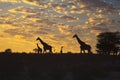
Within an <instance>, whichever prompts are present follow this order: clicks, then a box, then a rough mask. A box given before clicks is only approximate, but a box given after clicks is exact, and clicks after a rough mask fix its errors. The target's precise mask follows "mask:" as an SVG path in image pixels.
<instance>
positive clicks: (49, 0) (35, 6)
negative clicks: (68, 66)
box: [0, 0, 120, 52]
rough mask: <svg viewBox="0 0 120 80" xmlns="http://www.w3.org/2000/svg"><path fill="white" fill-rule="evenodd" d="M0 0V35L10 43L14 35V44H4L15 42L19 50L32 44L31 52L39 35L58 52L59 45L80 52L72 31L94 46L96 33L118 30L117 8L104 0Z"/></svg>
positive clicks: (119, 12)
mask: <svg viewBox="0 0 120 80" xmlns="http://www.w3.org/2000/svg"><path fill="white" fill-rule="evenodd" d="M0 2H1V3H0V37H1V39H2V42H3V43H5V41H3V39H6V40H8V41H9V42H11V41H12V40H10V39H13V38H14V40H13V41H14V43H13V42H11V43H5V44H9V46H10V45H12V44H14V45H17V46H14V47H12V48H14V49H16V50H17V49H18V51H19V50H21V51H22V49H23V48H22V47H23V46H25V47H24V48H27V46H31V48H29V51H32V48H33V47H34V48H35V47H36V46H35V45H34V43H36V42H34V40H35V38H36V37H38V36H40V37H41V38H42V39H44V40H45V41H46V42H48V43H49V44H52V45H53V46H55V47H56V48H57V51H59V48H60V46H65V51H66V52H67V51H68V50H69V51H73V52H75V51H76V50H77V51H78V52H79V45H77V43H76V42H75V41H74V39H73V38H72V35H73V34H75V33H76V34H79V36H80V37H81V38H82V39H83V40H85V41H86V42H88V43H89V44H92V46H93V47H94V45H95V43H92V42H94V40H95V39H96V38H95V36H96V35H97V34H98V33H100V32H103V31H112V30H114V31H115V30H119V29H120V26H119V23H120V20H119V16H120V11H119V9H118V8H115V6H114V5H113V4H109V3H108V2H104V1H103V0H0ZM12 3H13V4H12ZM8 6H9V7H8ZM8 38H9V39H8ZM27 41H28V42H27ZM24 44H25V45H24ZM19 45H20V46H19ZM76 45H77V46H76ZM0 46H1V45H0ZM2 46H3V44H2ZM67 46H69V47H67ZM4 47H5V46H4ZM15 47H17V48H15ZM76 47H77V48H76ZM6 48H7V47H6ZM20 48H21V49H20ZM4 49H5V48H4ZM30 49H31V50H30ZM26 50H27V49H26Z"/></svg>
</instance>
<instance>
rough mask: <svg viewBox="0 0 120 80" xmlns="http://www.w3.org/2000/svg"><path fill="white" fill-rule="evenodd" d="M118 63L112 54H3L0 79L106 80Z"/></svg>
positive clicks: (118, 60) (119, 69) (116, 68)
mask: <svg viewBox="0 0 120 80" xmlns="http://www.w3.org/2000/svg"><path fill="white" fill-rule="evenodd" d="M119 66H120V56H113V55H111V56H104V55H88V54H75V53H74V54H19V53H18V54H0V80H103V79H104V80H106V78H107V77H109V76H110V75H111V74H112V76H114V75H113V74H114V72H116V73H117V74H115V75H118V74H119V72H120V67H119ZM114 78H117V79H119V78H120V77H119V76H117V77H114ZM107 80H109V79H107Z"/></svg>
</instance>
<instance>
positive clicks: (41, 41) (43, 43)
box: [36, 37, 52, 53]
mask: <svg viewBox="0 0 120 80" xmlns="http://www.w3.org/2000/svg"><path fill="white" fill-rule="evenodd" d="M36 40H39V41H40V43H41V44H42V45H43V53H46V52H47V50H49V52H50V53H52V46H50V45H48V44H47V43H45V42H44V41H43V40H42V39H40V38H39V37H38V38H37V39H36Z"/></svg>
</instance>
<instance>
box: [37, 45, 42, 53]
mask: <svg viewBox="0 0 120 80" xmlns="http://www.w3.org/2000/svg"><path fill="white" fill-rule="evenodd" d="M37 50H38V54H40V53H42V48H40V47H39V45H38V44H37Z"/></svg>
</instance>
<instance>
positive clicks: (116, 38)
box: [96, 32, 120, 55]
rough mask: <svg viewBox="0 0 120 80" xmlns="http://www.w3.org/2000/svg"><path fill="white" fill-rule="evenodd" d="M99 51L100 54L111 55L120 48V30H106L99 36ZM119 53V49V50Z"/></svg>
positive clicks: (97, 46) (97, 45)
mask: <svg viewBox="0 0 120 80" xmlns="http://www.w3.org/2000/svg"><path fill="white" fill-rule="evenodd" d="M97 41H98V42H97V44H96V48H97V52H98V54H106V55H110V54H111V53H112V54H114V52H115V53H116V51H114V50H115V49H116V50H119V48H120V32H104V33H100V34H99V35H98V36H97ZM117 53H118V51H117Z"/></svg>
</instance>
